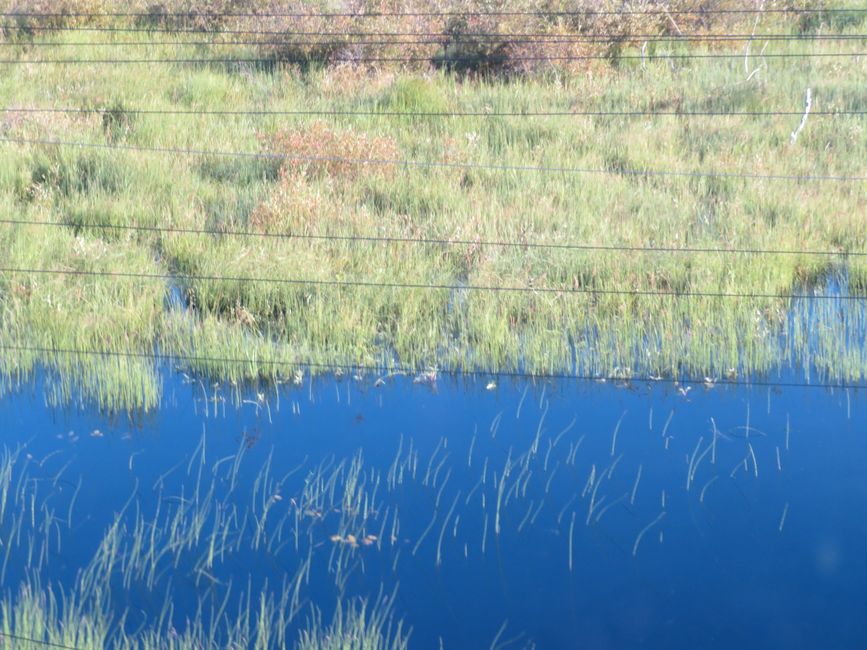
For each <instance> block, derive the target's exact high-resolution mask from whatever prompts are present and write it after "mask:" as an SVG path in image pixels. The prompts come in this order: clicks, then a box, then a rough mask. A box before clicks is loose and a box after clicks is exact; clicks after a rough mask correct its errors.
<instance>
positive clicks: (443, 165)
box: [0, 136, 867, 182]
mask: <svg viewBox="0 0 867 650" xmlns="http://www.w3.org/2000/svg"><path fill="white" fill-rule="evenodd" d="M0 142H5V143H8V144H23V145H40V146H52V147H72V148H78V149H103V150H114V151H128V152H129V151H133V152H139V153H154V154H170V155H185V156H204V157H207V156H212V157H231V158H247V159H263V160H283V161H289V162H296V163H341V164H346V165H359V166H368V165H369V166H377V167H381V166H386V167H403V168H405V169H411V168H419V169H462V170H488V171H498V172H540V173H554V174H593V175H599V174H602V175H609V176H624V177H629V176H632V177H659V178H729V179H742V180H765V181H797V182H806V181H836V182H864V181H867V176H854V175H853V176H849V175H823V174H819V175H809V174H807V175H797V174H759V173H749V172H723V171H711V172H699V171H674V170H658V169H601V168H600V169H595V168H580V167H546V166H534V165H503V164H493V163H490V164H488V163H471V162H447V161H430V160H408V159H407V160H402V159H396V158H345V157H342V156H299V155H295V154H290V153H288V152H277V151H260V152H243V151H224V150H218V149H182V148H175V147H155V146H152V147H147V146H136V145H124V144H105V143H99V142H71V141H64V140H48V139H34V138H11V137H5V136H3V137H0Z"/></svg>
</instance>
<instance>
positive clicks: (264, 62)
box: [0, 51, 867, 66]
mask: <svg viewBox="0 0 867 650" xmlns="http://www.w3.org/2000/svg"><path fill="white" fill-rule="evenodd" d="M865 54H867V52H860V51H859V52H761V53H758V52H757V53H755V54H753V57H754V58H756V59H842V58H860V57H863V56H864V55H865ZM488 58H489V59H490V60H491V61H496V60H497V55H491V56H490V57H488ZM743 58H744V53H743V52H738V53H708V54H660V53H646V54H617V55H612V54H611V53H604V54H552V55H509V56H508V57H503V59H504V60H506V59H507V60H508V62H509V63H510V64H511V63H522V62H546V61H547V62H558V63H568V62H574V61H610V60H612V59H616V60H618V61H648V62H654V61H701V60H706V61H711V60H718V61H729V60H735V59H737V60H743ZM334 60H335V61H343V62H345V63H356V64H358V63H398V64H412V63H424V64H436V65H458V64H466V65H476V64H479V63H480V57H479V55H477V54H472V55H449V54H444V55H442V56H438V55H434V56H368V55H360V56H352V55H351V54H343V55H341V56H340V57H336V58H334ZM293 62H294V61H293V59H292V57H286V58H284V59H282V60H281V58H280V57H279V56H277V55H275V56H267V57H261V56H260V57H213V58H204V59H203V58H191V57H180V58H164V57H157V58H149V59H148V58H136V59H117V58H103V59H82V58H75V59H0V65H128V64H129V65H217V64H219V65H237V66H241V65H251V66H273V65H279V64H281V63H288V64H292V63H293ZM482 62H484V59H483V60H482Z"/></svg>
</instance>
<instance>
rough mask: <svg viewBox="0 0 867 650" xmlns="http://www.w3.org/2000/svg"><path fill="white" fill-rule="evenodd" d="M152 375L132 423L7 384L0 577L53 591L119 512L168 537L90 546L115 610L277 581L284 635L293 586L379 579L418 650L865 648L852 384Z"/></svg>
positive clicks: (358, 590) (210, 601)
mask: <svg viewBox="0 0 867 650" xmlns="http://www.w3.org/2000/svg"><path fill="white" fill-rule="evenodd" d="M164 386H165V395H164V399H163V405H162V407H161V408H160V409H159V410H158V411H155V412H153V413H151V414H147V415H144V416H140V417H136V418H132V419H130V418H128V417H127V416H122V417H118V416H105V415H101V414H100V413H99V412H96V411H92V410H86V409H85V410H78V409H51V408H46V407H45V405H44V402H43V398H42V387H41V386H40V385H39V383H38V382H37V383H36V384H35V385H34V386H32V387H30V388H28V389H27V390H23V391H19V392H17V393H14V394H11V395H7V396H5V397H4V398H2V399H0V431H2V446H3V447H5V448H6V449H7V450H8V452H9V453H10V454H11V453H14V452H15V451H16V450H17V452H18V453H17V456H15V460H14V463H13V467H14V472H13V474H14V475H15V476H17V475H26V476H28V477H30V479H28V480H30V483H29V484H28V485H30V487H29V488H27V489H28V490H30V491H31V492H32V493H33V494H32V495H30V492H28V493H27V495H25V497H24V498H23V500H22V503H25V504H29V505H26V507H24V508H23V510H26V509H28V508H29V509H30V510H32V513H30V514H28V516H27V517H25V519H26V521H25V522H24V523H23V524H20V522H19V524H18V530H19V534H18V538H19V539H18V541H17V542H14V543H13V541H11V540H10V538H9V536H8V531H9V530H11V529H12V528H10V526H14V524H15V518H14V513H12V515H11V516H10V513H9V512H7V513H6V514H5V515H4V517H3V519H2V522H0V523H2V526H3V527H4V528H5V529H6V530H4V531H3V538H4V541H6V542H7V543H6V547H5V548H3V549H0V551H2V553H3V554H4V558H3V559H4V560H5V561H4V567H3V576H2V585H3V589H4V590H5V591H6V592H7V593H14V592H15V590H16V589H17V587H18V585H19V584H20V583H21V582H22V581H23V580H26V579H28V578H32V577H33V576H34V575H38V577H39V580H40V581H41V583H42V584H53V585H58V586H59V587H63V586H64V585H68V586H70V588H71V585H72V584H73V583H74V582H75V580H76V579H77V576H79V575H80V572H81V571H82V570H83V568H84V567H86V566H87V565H88V562H90V560H91V559H92V558H93V557H94V554H95V553H97V551H98V549H99V547H100V542H101V540H103V538H104V536H105V535H106V531H107V530H109V529H111V527H112V525H113V523H115V522H120V523H115V526H116V528H117V530H118V531H120V536H121V537H122V538H125V539H128V540H131V539H134V538H135V537H136V534H137V533H136V531H137V530H138V531H139V533H141V534H140V535H139V537H140V538H144V539H145V540H146V543H145V546H147V544H148V543H150V542H149V540H151V539H153V538H154V536H156V537H157V538H158V539H156V541H154V542H153V544H152V546H153V547H155V548H156V547H158V548H162V549H168V550H165V552H164V553H163V554H162V555H160V554H157V553H154V554H151V555H150V556H148V554H147V553H144V552H142V551H141V549H136V548H135V547H134V545H133V543H132V542H130V541H127V542H125V544H126V545H125V546H124V544H123V543H122V544H121V546H120V551H119V552H118V556H119V557H124V556H126V557H128V558H133V557H137V558H139V559H138V560H135V561H134V560H131V559H130V560H127V561H126V565H124V563H123V561H120V560H119V561H117V562H116V563H115V564H114V565H111V566H112V567H114V568H112V569H111V570H110V571H109V573H110V575H109V576H108V577H107V578H106V579H107V580H108V581H109V583H110V590H109V591H110V594H111V597H110V602H111V607H112V608H113V609H116V610H117V612H122V611H126V612H127V618H126V621H125V625H126V626H127V627H129V628H130V629H133V630H134V629H136V628H138V627H140V626H143V625H145V626H146V625H150V624H154V623H156V622H157V619H158V618H159V616H160V613H161V612H164V611H165V610H164V606H165V604H166V602H167V601H170V602H171V604H172V606H173V608H172V610H171V611H170V613H169V617H170V619H171V623H170V624H171V625H172V626H174V627H175V628H177V629H178V630H182V629H183V627H184V625H185V624H187V621H189V620H191V619H194V618H196V617H197V616H198V617H200V618H202V619H204V620H205V621H207V619H208V618H209V617H213V616H214V614H213V612H214V611H215V610H216V611H219V608H220V606H222V605H223V604H226V605H225V609H226V611H235V610H237V608H238V607H239V603H242V604H243V602H244V599H246V598H248V597H249V595H250V594H252V595H253V599H254V600H255V599H257V598H259V597H260V596H261V594H263V593H271V592H273V593H274V594H276V597H277V598H279V597H280V594H281V593H288V594H290V595H289V596H288V597H287V598H288V600H289V602H290V606H289V609H290V610H292V611H293V612H295V615H294V617H293V619H292V621H291V622H290V623H289V624H288V630H287V633H288V636H287V638H288V639H289V643H291V641H292V640H293V639H295V638H296V637H297V634H298V630H299V629H300V628H301V627H303V625H304V623H305V622H306V621H307V620H308V618H309V615H310V611H311V610H310V608H311V606H312V605H315V606H317V607H319V608H320V609H321V610H322V614H323V618H324V619H325V620H326V621H327V620H328V619H329V617H330V615H331V613H332V612H333V610H334V609H335V605H336V603H337V602H338V599H339V598H342V599H344V601H345V600H346V599H349V598H353V597H356V596H362V597H366V598H368V599H370V600H375V599H376V598H377V596H379V595H382V596H386V597H390V596H392V595H393V597H394V601H393V614H394V616H395V620H402V621H403V624H404V628H405V629H409V628H411V630H412V632H411V637H410V647H414V648H422V649H424V648H488V647H497V648H533V647H535V648H590V649H592V648H631V647H640V648H690V649H692V648H733V647H740V648H817V647H822V648H856V647H864V643H865V641H864V639H865V638H867V637H865V632H867V622H865V621H867V619H865V616H864V612H865V611H867V554H865V552H864V549H865V548H867V415H865V414H867V397H865V391H864V390H863V389H849V390H836V391H832V390H828V389H823V388H794V387H788V388H774V387H752V388H748V387H742V386H741V387H723V386H719V385H717V386H711V385H708V386H703V385H700V384H699V385H694V386H692V387H691V389H689V390H687V389H686V388H685V387H677V386H673V385H672V384H671V383H663V382H659V383H652V382H651V383H648V382H633V383H631V384H620V385H615V384H612V383H610V382H609V383H595V382H589V383H588V382H574V381H566V380H558V381H556V382H550V381H537V382H523V383H522V382H510V383H503V382H500V383H499V384H497V385H495V384H494V383H493V382H490V381H489V380H488V379H485V378H480V379H478V381H476V380H468V379H461V380H456V379H454V378H449V377H439V378H436V379H435V380H433V379H432V378H431V380H430V381H424V382H417V381H414V380H413V379H412V378H408V377H393V378H388V379H386V380H385V381H379V382H377V381H376V377H367V378H351V377H348V376H347V377H342V378H328V379H324V378H323V379H314V380H312V381H311V380H309V379H305V380H304V382H303V383H302V384H301V385H297V386H290V385H283V386H280V387H279V389H277V390H275V389H274V388H273V387H272V388H270V389H268V390H267V391H266V392H264V393H261V394H260V393H257V392H256V391H249V394H244V395H242V396H241V398H242V399H241V401H240V403H239V400H238V399H237V395H236V396H235V397H233V396H232V395H231V394H230V393H227V392H225V391H224V390H223V389H221V388H220V387H214V386H213V385H204V384H202V383H201V382H198V381H193V380H189V379H187V378H186V377H185V376H183V375H181V374H176V373H173V372H171V371H170V370H169V369H166V370H165V378H164ZM19 483H20V482H19ZM19 483H15V479H14V477H13V481H12V485H13V486H16V485H19ZM25 487H26V486H25ZM24 489H25V488H21V490H24ZM9 503H10V504H11V503H12V497H9ZM11 507H12V506H11V505H10V506H9V508H11ZM49 513H53V514H49ZM43 520H47V521H48V523H47V524H43V523H41V522H43ZM10 522H11V523H10ZM173 522H174V523H173ZM178 522H180V523H178ZM173 526H175V527H176V528H177V529H178V530H182V531H186V532H183V533H177V536H176V538H172V536H171V530H172V527H173ZM41 527H42V528H47V529H48V532H47V533H45V532H44V531H43V530H42V528H41ZM137 527H138V528H137ZM21 531H23V532H21ZM142 531H143V532H142ZM156 531H159V533H157V532H156ZM46 537H47V541H45V538H46ZM173 539H174V541H172V540H173ZM179 540H182V541H179ZM143 557H144V559H141V558H143Z"/></svg>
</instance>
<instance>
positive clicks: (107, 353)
mask: <svg viewBox="0 0 867 650" xmlns="http://www.w3.org/2000/svg"><path fill="white" fill-rule="evenodd" d="M0 350H5V351H9V352H27V353H30V354H42V355H69V356H101V357H107V358H120V359H139V360H144V361H163V362H175V363H189V364H200V365H217V364H239V365H250V364H256V365H259V366H266V367H267V366H270V367H272V368H273V367H275V366H280V367H286V368H292V369H295V368H307V369H316V370H321V371H326V372H334V371H342V372H345V373H371V374H385V375H388V376H401V375H404V376H416V375H418V374H419V373H421V372H424V371H425V368H424V367H423V366H408V365H400V364H390V363H382V364H376V365H375V364H369V363H368V364H365V363H341V362H333V363H326V362H315V361H304V360H300V359H298V360H296V359H292V360H290V359H258V358H252V357H248V358H241V357H225V356H204V355H193V354H182V353H174V352H168V351H165V350H154V351H151V352H133V351H126V350H124V351H119V350H105V349H100V350H87V349H83V348H58V347H48V346H26V345H10V344H2V343H0ZM440 373H443V374H447V375H450V376H454V377H456V378H459V377H473V378H478V377H484V378H491V377H496V378H501V379H524V380H537V381H548V380H564V381H579V382H599V383H609V382H612V383H615V382H621V383H633V382H648V383H649V384H674V385H675V386H677V385H680V384H683V385H686V386H690V385H692V386H695V385H700V386H705V387H707V388H715V387H717V386H720V387H734V388H737V387H751V388H821V389H825V390H838V389H839V390H859V389H864V388H867V385H865V384H863V383H856V382H828V381H820V382H806V381H804V382H799V381H781V380H779V381H774V380H764V379H758V378H756V379H753V378H750V379H748V380H738V379H731V378H728V377H719V378H715V377H714V378H711V377H702V378H695V377H663V376H655V375H654V376H650V375H648V376H640V375H632V374H629V373H625V374H601V373H600V374H584V373H568V372H538V373H533V372H527V371H522V370H478V369H471V368H455V369H437V374H440Z"/></svg>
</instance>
